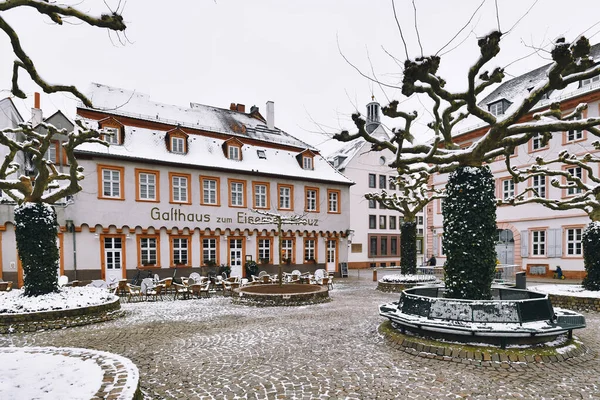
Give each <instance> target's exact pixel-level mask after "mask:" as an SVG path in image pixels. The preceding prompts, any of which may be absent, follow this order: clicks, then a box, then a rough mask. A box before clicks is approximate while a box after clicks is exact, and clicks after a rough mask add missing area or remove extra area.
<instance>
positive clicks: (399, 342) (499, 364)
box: [378, 321, 595, 370]
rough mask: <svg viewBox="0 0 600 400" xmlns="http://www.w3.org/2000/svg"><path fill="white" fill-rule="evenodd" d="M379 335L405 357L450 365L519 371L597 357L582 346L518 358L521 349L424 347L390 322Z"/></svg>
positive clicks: (428, 345) (458, 345) (381, 326)
mask: <svg viewBox="0 0 600 400" xmlns="http://www.w3.org/2000/svg"><path fill="white" fill-rule="evenodd" d="M378 331H379V333H380V334H381V335H383V337H384V338H385V341H386V343H388V344H389V345H391V346H392V347H394V348H396V349H398V350H402V351H404V352H405V353H408V354H412V355H414V356H418V357H423V358H429V359H435V360H440V361H451V362H456V363H461V364H466V365H475V366H480V367H490V368H501V369H507V370H508V369H513V370H515V369H518V368H519V367H520V368H523V367H527V365H528V364H547V363H553V362H562V361H567V360H569V359H572V358H575V357H578V359H579V360H582V361H585V360H589V359H592V358H594V357H595V354H594V352H593V351H592V350H591V349H589V348H588V347H587V346H586V345H584V344H583V343H579V347H578V348H575V349H571V350H568V351H566V352H565V353H564V354H556V355H539V354H526V355H525V354H518V352H519V349H518V348H515V349H511V350H507V351H503V350H501V349H494V348H490V347H482V348H481V351H474V350H471V349H469V350H465V349H464V348H463V347H460V344H457V347H452V346H451V345H450V344H449V343H445V344H444V345H443V346H436V345H434V344H425V343H422V342H420V341H418V340H417V339H416V338H414V337H412V336H408V335H403V334H402V333H400V332H397V331H395V329H394V328H393V327H392V324H391V323H390V321H386V322H384V323H382V324H381V325H379V328H378ZM426 340H427V342H431V343H435V341H434V340H428V339H426ZM490 350H491V351H490Z"/></svg>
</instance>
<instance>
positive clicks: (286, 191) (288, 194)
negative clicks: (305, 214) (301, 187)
mask: <svg viewBox="0 0 600 400" xmlns="http://www.w3.org/2000/svg"><path fill="white" fill-rule="evenodd" d="M279 208H280V209H281V210H290V209H291V208H292V188H291V186H280V187H279Z"/></svg>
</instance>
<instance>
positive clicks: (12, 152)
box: [0, 121, 108, 204]
mask: <svg viewBox="0 0 600 400" xmlns="http://www.w3.org/2000/svg"><path fill="white" fill-rule="evenodd" d="M76 123H77V128H76V129H75V131H73V132H67V130H66V129H57V128H55V127H54V126H53V125H51V124H47V123H44V122H43V123H41V124H39V125H37V126H36V127H33V126H32V125H31V123H22V124H19V126H18V127H17V128H7V129H3V130H0V144H2V145H4V146H6V147H7V148H8V154H7V155H6V156H5V158H4V160H3V162H2V165H1V166H0V190H2V191H3V192H4V193H6V194H7V195H8V196H9V197H10V198H11V199H12V200H13V201H15V202H17V203H22V202H42V203H48V204H54V203H56V202H58V201H59V200H61V199H64V198H65V197H66V196H69V195H73V194H75V193H77V192H79V191H80V190H81V187H80V186H79V181H80V180H82V179H83V174H82V171H83V169H82V168H81V167H80V166H79V163H78V162H77V159H76V158H75V155H74V150H75V148H76V147H77V146H79V145H81V144H83V143H100V144H103V145H105V146H108V143H106V142H104V141H102V140H100V132H98V131H97V130H94V129H89V128H88V127H86V126H84V125H83V123H82V122H81V121H76ZM38 130H39V131H41V132H43V133H40V132H38ZM56 141H58V142H59V143H62V148H63V152H64V154H65V157H66V158H67V160H68V165H69V172H68V173H64V172H60V171H59V170H58V169H57V168H56V166H55V165H54V163H53V162H52V160H49V159H47V157H46V154H47V152H48V149H49V148H50V146H54V143H55V142H56ZM20 153H23V154H24V157H25V165H24V168H25V171H23V172H24V173H22V174H21V175H19V176H16V177H13V175H18V173H19V172H20V167H19V163H17V162H16V157H17V155H18V154H20Z"/></svg>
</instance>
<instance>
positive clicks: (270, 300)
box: [232, 284, 331, 307]
mask: <svg viewBox="0 0 600 400" xmlns="http://www.w3.org/2000/svg"><path fill="white" fill-rule="evenodd" d="M268 286H276V285H259V286H258V287H262V288H265V289H266V288H268ZM298 286H309V285H293V284H290V285H284V287H287V288H289V290H288V293H264V292H261V293H253V292H247V291H244V288H238V289H234V290H233V293H232V302H233V304H241V305H250V306H256V307H276V306H304V305H309V304H319V303H325V302H328V301H330V300H331V299H330V298H329V290H328V289H327V287H326V286H316V285H310V286H311V291H309V292H300V290H298V292H294V291H293V289H294V287H298ZM250 288H252V287H250Z"/></svg>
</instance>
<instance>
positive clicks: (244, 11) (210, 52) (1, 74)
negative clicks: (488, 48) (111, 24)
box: [0, 0, 600, 153]
mask: <svg viewBox="0 0 600 400" xmlns="http://www.w3.org/2000/svg"><path fill="white" fill-rule="evenodd" d="M534 3H535V1H534V0H498V14H499V20H500V28H501V30H502V31H503V32H507V31H508V30H509V29H510V28H511V27H512V26H513V25H514V24H515V23H516V22H517V20H518V19H519V18H521V17H523V15H525V13H526V12H527V10H528V9H529V7H530V6H532V5H533V4H534ZM70 4H76V7H78V8H80V9H83V10H90V11H92V12H95V13H99V12H101V11H106V10H107V6H106V4H108V5H109V6H111V7H112V9H117V6H118V5H119V4H120V7H121V9H122V7H123V5H124V6H125V7H124V11H123V16H124V18H125V20H126V23H127V26H128V29H127V31H126V34H127V39H125V38H124V37H123V36H120V38H121V40H122V41H124V42H125V44H121V43H120V41H119V37H117V35H116V34H112V33H111V34H108V33H107V31H106V30H102V29H98V28H91V27H88V26H87V25H82V24H77V25H69V24H65V25H64V26H62V27H60V26H57V25H55V24H53V23H52V22H50V21H49V19H48V18H47V17H41V16H39V15H37V13H36V12H35V11H34V10H30V9H29V10H16V11H14V10H13V11H10V12H3V13H2V15H1V16H2V17H3V18H5V19H6V20H7V21H8V22H9V24H11V25H12V26H13V28H15V29H16V30H18V32H19V33H20V35H21V41H22V45H23V47H24V49H25V50H26V51H27V52H28V53H29V55H30V56H31V57H32V59H33V60H34V62H35V63H36V65H37V68H38V72H39V73H40V74H41V75H42V76H43V77H45V78H46V79H47V80H48V81H50V82H53V83H69V84H75V85H77V86H79V87H80V89H83V90H85V89H86V88H87V86H88V85H89V83H90V82H98V83H103V84H107V85H111V86H117V87H122V88H125V89H130V90H137V91H140V92H143V93H147V94H149V95H150V96H151V98H152V99H154V100H156V101H159V102H164V103H169V104H178V105H182V106H185V105H188V104H189V102H196V103H202V104H208V105H213V106H217V107H223V108H228V107H229V104H230V103H232V102H235V103H243V104H245V105H246V107H247V108H249V107H250V106H252V105H257V106H259V107H260V109H261V111H264V109H265V103H266V102H267V101H268V100H272V101H274V102H275V124H276V125H277V126H278V127H279V128H281V129H283V130H285V131H287V132H289V133H290V134H292V135H295V136H297V137H299V138H302V139H304V140H306V141H308V142H309V143H311V144H313V145H317V146H318V147H321V148H322V149H323V151H324V153H328V152H330V151H332V150H333V149H335V148H336V147H339V146H340V144H339V143H336V142H334V141H332V140H328V137H327V136H326V135H324V134H319V133H317V132H319V131H321V130H323V131H326V132H328V133H333V132H337V131H339V130H340V129H342V128H346V129H352V128H353V126H352V122H351V121H349V115H350V114H351V113H352V112H353V111H354V110H355V109H356V107H358V109H359V110H360V111H361V112H362V111H363V110H364V106H365V105H366V103H367V102H369V101H370V97H371V95H372V94H373V95H374V96H375V98H376V99H377V100H378V101H380V102H381V103H382V105H384V104H387V102H388V99H389V100H391V99H398V100H402V99H403V98H402V95H401V94H400V91H399V90H396V89H390V88H385V93H384V91H382V89H381V88H380V87H379V86H378V85H377V84H374V83H373V82H371V81H369V80H368V79H366V78H364V77H361V75H360V74H359V73H358V72H357V71H356V70H355V69H354V68H353V67H352V66H350V65H349V64H348V63H347V62H346V61H344V59H343V57H342V56H341V55H340V52H339V51H338V43H339V47H340V49H341V51H342V53H343V54H344V55H345V56H346V57H347V58H348V59H349V60H350V61H351V62H352V63H353V64H355V65H356V66H357V67H358V68H359V69H360V70H362V71H363V72H364V73H366V74H369V75H372V74H373V71H372V69H371V68H373V70H374V71H375V73H376V75H377V78H379V79H380V80H382V81H384V82H386V83H388V84H392V85H394V84H398V83H399V82H401V79H402V75H401V68H400V67H399V65H398V64H397V63H396V61H394V60H393V59H392V58H391V57H390V56H389V55H387V54H386V52H385V51H384V49H385V50H386V51H387V52H389V53H391V54H393V55H394V56H395V57H397V58H398V59H399V60H400V62H401V61H402V60H404V59H405V57H406V56H405V50H404V46H403V44H402V41H401V40H400V35H399V31H398V26H397V25H396V22H395V20H394V15H393V12H392V5H391V4H392V3H391V1H384V0H345V1H340V0H338V1H327V0H302V1H285V0H252V1H249V0H217V1H216V2H215V1H213V0H170V1H164V0H162V1H158V0H127V2H126V3H125V0H121V2H120V3H119V1H115V0H106V4H105V3H104V1H101V0H83V1H79V2H77V3H75V2H73V3H70ZM395 4H396V10H397V14H398V18H399V21H400V24H401V26H402V29H403V33H404V34H405V37H406V39H407V42H408V51H409V55H410V56H411V57H414V56H418V55H420V53H421V50H420V48H419V45H418V41H417V39H416V35H415V19H414V17H415V15H414V9H413V1H412V0H396V2H395ZM414 4H415V5H416V7H417V25H418V31H419V34H420V40H421V43H422V46H423V51H424V54H425V55H427V54H432V53H435V52H437V51H438V50H439V49H440V48H441V47H442V46H444V45H445V44H446V43H447V42H448V41H449V40H450V39H451V38H452V37H453V36H454V35H455V34H456V33H457V32H458V31H459V30H460V29H461V28H462V27H463V26H464V25H465V24H466V23H467V21H468V20H469V18H470V17H471V15H472V14H473V12H474V11H475V9H476V8H477V7H478V6H479V5H480V4H481V0H475V1H473V0H461V1H439V0H438V1H433V0H414ZM569 5H571V6H572V8H571V9H569ZM599 21H600V2H598V0H581V1H577V2H574V3H568V2H565V1H564V0H563V1H558V0H539V1H538V2H537V4H535V5H534V6H533V9H532V10H531V11H530V12H529V14H528V15H526V16H525V17H524V18H523V19H522V20H521V22H520V23H519V24H518V25H517V26H516V27H514V28H513V29H512V30H511V32H510V34H509V35H508V36H506V37H505V38H504V39H503V42H502V49H503V50H502V52H501V55H500V57H498V59H497V61H496V62H495V63H494V64H493V65H491V66H490V69H491V68H492V67H494V66H497V65H500V66H506V65H507V64H509V63H511V62H512V61H515V60H517V59H519V58H521V57H524V56H526V55H528V54H531V53H532V52H533V50H532V49H531V48H530V47H528V46H536V47H544V46H545V47H546V49H548V48H549V47H548V45H549V43H551V42H552V40H553V39H555V38H556V37H557V36H559V35H565V36H566V37H567V39H568V40H572V39H573V38H575V37H577V36H578V35H579V34H581V33H582V32H584V31H586V30H588V29H589V28H590V29H589V30H588V32H587V33H586V35H588V36H592V35H595V36H593V37H592V39H591V41H592V43H597V42H600V34H598V32H599V31H600V23H598V22H599ZM497 24H498V23H497V19H496V3H495V2H494V1H493V0H487V1H485V2H484V4H483V6H482V7H481V9H480V10H479V12H478V13H477V14H476V15H475V17H474V18H473V20H472V21H471V23H470V24H468V28H467V29H466V30H465V31H464V32H463V33H462V34H461V35H459V37H458V38H457V39H456V40H455V41H454V42H452V44H451V45H450V46H449V47H448V48H447V49H451V48H453V47H455V46H457V45H460V46H459V47H458V48H456V49H455V50H453V51H451V52H450V53H449V54H447V55H445V56H443V57H442V68H441V75H442V76H444V77H446V79H447V81H448V82H449V86H450V88H463V87H464V86H465V72H466V70H467V69H468V67H469V66H470V64H471V63H472V62H473V61H474V60H475V59H476V56H477V45H476V42H477V41H476V36H481V35H483V34H485V33H487V32H489V31H491V30H492V29H496V28H497ZM595 24H596V25H595ZM467 36H469V37H467ZM466 37H467V38H466ZM465 38H466V40H464V42H463V39H465ZM461 42H463V43H462V44H460V43H461ZM0 52H1V53H0V54H2V57H0V60H1V62H0V90H2V92H1V93H0V96H2V97H5V96H8V95H9V92H8V91H9V89H10V81H11V74H12V60H13V59H14V56H13V55H12V52H11V49H10V47H9V42H8V39H7V38H6V36H4V35H3V34H0ZM544 57H545V58H546V59H547V58H548V54H547V53H544V52H539V53H538V54H534V55H532V56H530V57H527V58H525V59H523V60H521V61H518V62H515V63H513V64H511V65H510V66H509V67H508V68H507V70H506V71H507V73H508V74H513V75H518V74H521V73H523V72H526V71H527V70H530V69H532V68H535V67H538V66H540V65H543V64H545V63H547V62H548V61H547V60H546V59H544ZM369 59H370V61H369ZM371 65H372V67H371ZM21 76H22V77H23V78H22V86H23V88H24V90H25V91H26V92H27V93H28V95H31V94H32V93H33V92H34V91H36V89H35V86H34V85H33V84H32V83H31V82H28V81H27V79H26V78H27V77H26V76H24V74H23V73H21ZM32 102H33V100H32V99H31V98H30V99H27V100H25V101H21V100H16V103H17V104H18V107H20V108H21V109H22V111H23V112H24V113H25V114H28V112H27V110H28V109H29V108H31V106H32ZM74 104H75V103H74V102H72V101H71V100H69V98H68V97H67V96H66V95H62V94H59V95H52V96H48V95H43V96H42V107H43V108H44V112H45V114H46V115H49V113H51V112H53V111H54V110H56V108H61V109H63V111H64V112H65V113H66V114H67V115H69V116H73V115H74V113H75V105H74ZM407 106H408V104H407ZM409 106H410V109H417V110H418V111H420V114H421V115H423V118H422V119H421V120H420V121H419V122H420V124H421V125H422V126H424V125H425V124H426V123H427V122H428V121H429V118H428V117H427V114H426V113H425V112H424V111H423V110H422V109H421V108H422V107H421V105H420V104H419V103H414V104H410V105H409ZM26 117H28V115H27V116H26ZM388 123H389V124H390V126H393V122H388Z"/></svg>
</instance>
